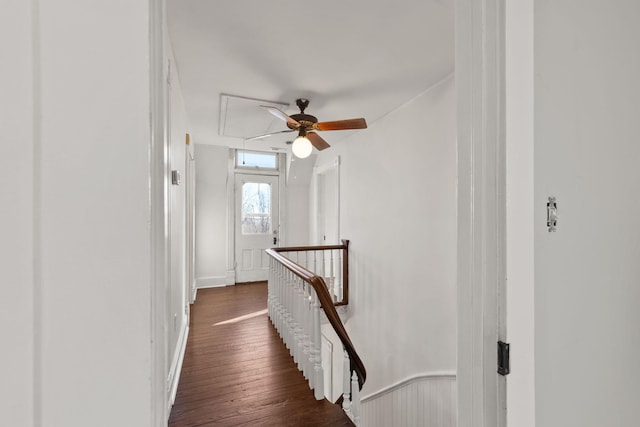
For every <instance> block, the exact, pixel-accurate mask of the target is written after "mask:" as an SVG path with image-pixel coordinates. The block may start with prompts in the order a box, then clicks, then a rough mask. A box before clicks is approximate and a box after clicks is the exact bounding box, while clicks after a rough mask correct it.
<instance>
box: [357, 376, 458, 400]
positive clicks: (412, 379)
mask: <svg viewBox="0 0 640 427" xmlns="http://www.w3.org/2000/svg"><path fill="white" fill-rule="evenodd" d="M441 378H448V379H452V380H455V379H456V373H455V372H453V371H443V372H428V373H423V374H417V375H413V376H411V377H409V378H405V379H404V380H401V381H398V382H397V383H394V384H392V385H390V386H387V387H384V388H382V389H380V390H378V391H376V392H373V393H371V394H368V395H367V396H364V397H363V398H362V399H360V401H361V402H362V403H365V402H367V401H369V400H374V399H377V398H379V397H381V396H383V395H385V394H387V393H391V392H394V391H396V390H398V389H400V388H402V387H406V386H408V385H409V384H412V383H415V382H418V381H422V380H428V379H441Z"/></svg>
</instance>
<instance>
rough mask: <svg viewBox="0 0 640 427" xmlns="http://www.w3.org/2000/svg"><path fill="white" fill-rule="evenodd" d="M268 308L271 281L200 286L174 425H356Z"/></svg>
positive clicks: (192, 318) (191, 324)
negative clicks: (300, 364) (318, 392)
mask: <svg viewBox="0 0 640 427" xmlns="http://www.w3.org/2000/svg"><path fill="white" fill-rule="evenodd" d="M266 309H267V284H266V282H262V283H256V284H247V285H237V286H231V287H224V288H211V289H201V290H199V291H198V299H197V301H196V303H195V304H194V305H193V306H192V311H191V322H190V333H189V338H188V341H187V349H186V353H185V358H184V363H183V368H182V373H181V376H180V384H179V386H178V391H177V395H176V399H175V403H174V405H173V408H172V411H171V416H170V419H169V426H170V427H195V426H237V425H247V426H303V425H304V426H327V427H329V426H352V425H353V423H352V422H351V420H350V419H349V418H348V416H347V415H346V414H345V413H344V411H343V410H342V409H341V408H340V407H339V406H338V405H335V404H333V403H331V402H329V401H327V400H325V399H321V400H317V399H316V398H315V397H314V394H313V392H312V391H311V390H310V389H309V384H308V383H307V381H305V379H304V377H303V376H302V375H301V374H300V372H299V371H298V368H297V365H296V363H294V361H293V359H292V357H291V356H290V355H289V352H288V351H287V350H286V348H285V346H284V345H283V344H282V341H281V339H280V337H279V335H278V333H277V332H276V330H275V329H274V327H273V326H272V325H271V324H270V322H269V318H268V317H267V310H266Z"/></svg>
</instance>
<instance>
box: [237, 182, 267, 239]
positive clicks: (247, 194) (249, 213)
mask: <svg viewBox="0 0 640 427" xmlns="http://www.w3.org/2000/svg"><path fill="white" fill-rule="evenodd" d="M241 221H242V234H271V185H269V184H265V183H261V182H245V183H244V184H243V185H242V213H241Z"/></svg>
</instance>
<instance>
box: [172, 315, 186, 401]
mask: <svg viewBox="0 0 640 427" xmlns="http://www.w3.org/2000/svg"><path fill="white" fill-rule="evenodd" d="M187 338H189V326H186V327H185V328H183V329H182V331H181V333H180V337H179V338H178V343H179V345H178V346H177V347H176V351H175V353H174V355H173V362H172V363H171V368H170V370H169V377H168V380H167V381H168V383H169V402H168V406H169V408H171V407H172V406H173V403H174V402H175V401H176V393H177V392H178V383H179V382H180V374H181V372H182V363H183V362H184V354H185V353H186V351H187Z"/></svg>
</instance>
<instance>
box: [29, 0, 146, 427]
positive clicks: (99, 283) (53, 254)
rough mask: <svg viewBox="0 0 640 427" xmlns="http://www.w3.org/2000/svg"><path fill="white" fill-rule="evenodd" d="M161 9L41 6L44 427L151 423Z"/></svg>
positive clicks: (138, 4)
mask: <svg viewBox="0 0 640 427" xmlns="http://www.w3.org/2000/svg"><path fill="white" fill-rule="evenodd" d="M148 9H149V3H148V2H147V1H126V2H125V1H119V2H113V1H97V2H91V3H87V2H81V1H71V0H63V1H58V2H55V4H54V3H50V2H39V12H40V13H39V15H38V18H39V23H40V25H39V28H37V29H36V31H37V32H38V33H39V34H38V35H39V47H38V50H37V51H36V55H37V61H38V62H39V64H38V65H39V69H37V72H38V73H39V75H38V85H39V87H38V88H37V91H38V92H37V93H36V98H37V102H39V107H37V108H39V113H40V114H41V115H40V116H39V117H38V119H39V123H38V124H36V126H38V127H39V131H40V135H39V141H37V142H36V144H37V145H38V146H39V153H38V154H39V158H38V159H37V160H36V161H37V162H38V163H39V166H40V170H39V172H37V175H38V174H39V176H37V178H38V179H39V182H36V199H37V203H38V204H39V206H37V207H36V222H37V225H36V227H37V229H38V231H37V234H36V245H37V247H36V271H38V272H39V274H40V278H39V284H38V285H37V290H38V292H40V295H39V306H38V307H36V310H37V311H38V313H39V316H38V318H39V322H38V323H37V324H36V334H37V336H38V335H39V343H38V344H37V345H38V346H39V348H38V350H39V352H40V356H39V360H38V362H39V363H38V365H37V367H36V372H37V374H39V375H40V379H39V381H40V382H41V384H40V386H41V389H40V390H39V392H40V393H41V399H42V401H41V414H40V415H41V421H42V425H44V426H63V425H64V426H85V425H103V426H111V425H118V424H121V423H122V420H123V419H126V420H127V423H129V424H131V425H140V426H143V425H149V423H150V411H149V407H148V405H149V402H150V388H149V372H150V361H149V358H150V339H151V337H150V328H149V319H150V307H149V301H150V293H151V291H150V271H151V268H150V230H149V221H150V211H149V141H150V131H149V86H150V85H149V27H148V21H149V10H148ZM114 29H117V30H114ZM36 138H37V139H38V137H36ZM114 408H117V410H114ZM97 414H99V416H97Z"/></svg>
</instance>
